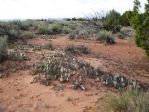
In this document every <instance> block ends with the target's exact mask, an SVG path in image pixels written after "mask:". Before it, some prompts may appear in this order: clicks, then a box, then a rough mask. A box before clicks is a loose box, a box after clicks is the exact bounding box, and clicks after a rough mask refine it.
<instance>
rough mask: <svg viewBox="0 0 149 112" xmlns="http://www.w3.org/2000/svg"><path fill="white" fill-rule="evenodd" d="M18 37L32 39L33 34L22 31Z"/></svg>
mask: <svg viewBox="0 0 149 112" xmlns="http://www.w3.org/2000/svg"><path fill="white" fill-rule="evenodd" d="M20 37H21V38H23V39H32V38H34V37H35V35H34V34H33V33H32V32H22V33H21V35H20Z"/></svg>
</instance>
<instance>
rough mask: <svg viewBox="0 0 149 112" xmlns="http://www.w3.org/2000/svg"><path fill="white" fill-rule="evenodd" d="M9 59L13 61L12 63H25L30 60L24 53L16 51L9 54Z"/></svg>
mask: <svg viewBox="0 0 149 112" xmlns="http://www.w3.org/2000/svg"><path fill="white" fill-rule="evenodd" d="M7 57H8V59H9V60H12V61H24V60H27V59H28V57H27V56H25V55H24V54H23V53H20V52H15V51H10V52H8V56H7Z"/></svg>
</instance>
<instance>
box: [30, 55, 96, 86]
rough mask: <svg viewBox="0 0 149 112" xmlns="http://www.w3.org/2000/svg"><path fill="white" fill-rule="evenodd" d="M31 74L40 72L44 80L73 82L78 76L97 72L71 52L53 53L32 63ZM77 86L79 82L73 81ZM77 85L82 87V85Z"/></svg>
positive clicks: (93, 74) (80, 82) (92, 74)
mask: <svg viewBox="0 0 149 112" xmlns="http://www.w3.org/2000/svg"><path fill="white" fill-rule="evenodd" d="M31 73H32V74H33V75H35V74H38V75H40V74H42V75H43V76H44V77H45V80H47V79H48V80H59V81H60V82H73V83H74V82H75V81H76V80H78V78H80V77H82V78H83V77H86V76H96V75H98V73H97V72H96V70H95V69H94V67H92V66H91V65H90V64H88V63H86V62H84V61H80V60H78V59H77V58H75V57H73V56H72V55H71V54H65V53H55V54H53V55H51V56H49V57H48V58H47V56H46V59H45V60H42V61H40V62H38V63H36V64H34V65H33V69H32V72H31ZM74 84H76V85H77V87H78V86H79V85H80V84H81V85H82V80H81V81H80V80H79V83H74ZM81 85H80V86H79V87H80V88H82V86H81Z"/></svg>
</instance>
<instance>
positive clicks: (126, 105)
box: [106, 88, 149, 112]
mask: <svg viewBox="0 0 149 112" xmlns="http://www.w3.org/2000/svg"><path fill="white" fill-rule="evenodd" d="M106 103H107V105H106V106H108V109H109V110H110V111H112V110H113V111H114V112H148V111H149V92H142V91H138V90H135V89H131V88H129V89H128V90H127V91H125V92H123V93H122V94H121V95H120V96H113V95H109V96H108V97H107V98H106ZM106 108H107V107H106ZM106 110H107V109H106ZM109 110H107V111H108V112H109Z"/></svg>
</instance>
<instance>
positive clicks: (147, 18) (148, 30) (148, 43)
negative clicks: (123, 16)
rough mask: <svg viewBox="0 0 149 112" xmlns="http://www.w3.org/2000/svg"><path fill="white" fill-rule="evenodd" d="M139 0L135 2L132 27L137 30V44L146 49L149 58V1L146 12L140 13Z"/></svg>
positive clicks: (148, 0)
mask: <svg viewBox="0 0 149 112" xmlns="http://www.w3.org/2000/svg"><path fill="white" fill-rule="evenodd" d="M140 7H141V5H140V2H139V0H135V1H134V8H133V15H132V17H131V19H130V23H131V25H132V27H133V28H134V29H135V33H136V36H135V40H136V44H137V45H138V46H139V47H141V48H143V49H145V51H146V53H147V56H148V58H149V0H147V4H146V5H145V12H144V13H140V10H139V9H140Z"/></svg>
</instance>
